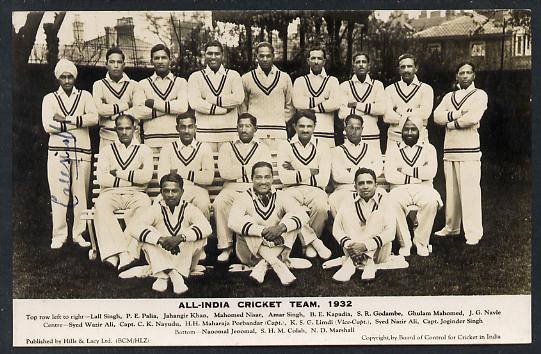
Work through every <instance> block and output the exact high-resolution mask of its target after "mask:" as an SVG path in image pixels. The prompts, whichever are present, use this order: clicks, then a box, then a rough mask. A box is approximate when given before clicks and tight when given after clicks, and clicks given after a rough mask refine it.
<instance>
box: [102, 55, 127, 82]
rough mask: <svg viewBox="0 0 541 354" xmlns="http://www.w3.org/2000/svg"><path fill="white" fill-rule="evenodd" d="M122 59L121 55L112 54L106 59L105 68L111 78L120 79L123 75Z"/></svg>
mask: <svg viewBox="0 0 541 354" xmlns="http://www.w3.org/2000/svg"><path fill="white" fill-rule="evenodd" d="M124 66H125V64H124V59H122V54H118V53H113V54H111V55H109V58H107V63H106V64H105V67H106V68H107V72H108V73H109V76H110V77H111V78H121V77H122V74H123V73H124Z"/></svg>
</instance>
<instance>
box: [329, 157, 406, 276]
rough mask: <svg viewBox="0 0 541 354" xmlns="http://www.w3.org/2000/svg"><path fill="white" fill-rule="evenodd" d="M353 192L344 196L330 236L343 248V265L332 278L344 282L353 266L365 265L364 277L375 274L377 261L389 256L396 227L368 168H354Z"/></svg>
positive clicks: (389, 207)
mask: <svg viewBox="0 0 541 354" xmlns="http://www.w3.org/2000/svg"><path fill="white" fill-rule="evenodd" d="M355 191H356V192H355V193H351V194H349V195H347V196H344V200H343V203H342V204H341V205H340V207H339V209H338V214H337V215H336V219H335V221H334V225H333V236H334V238H335V239H336V241H338V243H340V245H341V246H342V249H343V250H344V255H345V259H344V260H343V263H342V268H340V270H338V271H337V272H336V273H335V274H334V276H333V279H334V280H336V281H338V282H347V281H349V280H350V279H351V277H352V276H353V274H355V269H356V268H364V270H363V273H362V275H361V279H363V280H372V279H374V278H375V276H376V264H381V263H385V262H387V261H388V260H390V256H391V247H392V241H393V239H394V236H395V230H396V217H395V215H394V209H393V205H392V204H391V203H390V201H389V196H388V195H387V192H385V190H384V189H382V188H379V187H377V185H376V174H375V173H374V171H372V170H371V169H368V168H364V167H363V168H359V169H358V170H357V171H356V172H355Z"/></svg>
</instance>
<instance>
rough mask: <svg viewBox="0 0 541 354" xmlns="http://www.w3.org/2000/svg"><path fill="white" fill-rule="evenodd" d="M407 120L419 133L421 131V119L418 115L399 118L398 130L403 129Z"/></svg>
mask: <svg viewBox="0 0 541 354" xmlns="http://www.w3.org/2000/svg"><path fill="white" fill-rule="evenodd" d="M407 120H409V121H410V122H412V123H413V124H415V126H416V127H417V129H419V131H421V130H422V129H423V118H421V117H419V116H418V115H410V116H402V117H401V118H400V121H399V122H398V128H399V129H400V130H401V131H402V129H403V128H404V124H406V121H407Z"/></svg>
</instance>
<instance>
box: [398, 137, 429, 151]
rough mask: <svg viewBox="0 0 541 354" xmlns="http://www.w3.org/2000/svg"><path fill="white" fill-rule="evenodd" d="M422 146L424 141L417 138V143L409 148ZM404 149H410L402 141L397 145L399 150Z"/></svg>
mask: <svg viewBox="0 0 541 354" xmlns="http://www.w3.org/2000/svg"><path fill="white" fill-rule="evenodd" d="M424 144H425V142H424V140H421V137H419V140H417V142H416V143H415V144H414V145H413V146H411V148H414V147H416V146H420V147H423V145H424ZM405 147H410V146H408V145H406V143H405V142H404V141H403V140H402V141H401V142H399V143H398V148H399V149H403V148H405Z"/></svg>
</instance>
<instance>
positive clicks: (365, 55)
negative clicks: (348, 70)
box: [353, 52, 370, 63]
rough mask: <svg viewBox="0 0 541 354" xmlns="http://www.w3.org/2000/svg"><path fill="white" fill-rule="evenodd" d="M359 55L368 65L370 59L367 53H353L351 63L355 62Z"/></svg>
mask: <svg viewBox="0 0 541 354" xmlns="http://www.w3.org/2000/svg"><path fill="white" fill-rule="evenodd" d="M360 55H364V57H365V58H366V61H368V62H369V63H370V57H369V56H368V53H367V52H359V53H355V55H354V56H353V61H355V60H356V59H357V57H358V56H360Z"/></svg>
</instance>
